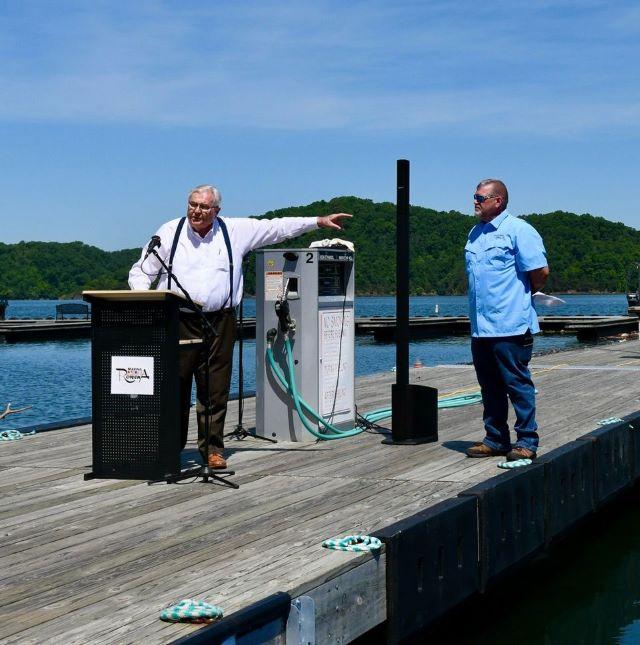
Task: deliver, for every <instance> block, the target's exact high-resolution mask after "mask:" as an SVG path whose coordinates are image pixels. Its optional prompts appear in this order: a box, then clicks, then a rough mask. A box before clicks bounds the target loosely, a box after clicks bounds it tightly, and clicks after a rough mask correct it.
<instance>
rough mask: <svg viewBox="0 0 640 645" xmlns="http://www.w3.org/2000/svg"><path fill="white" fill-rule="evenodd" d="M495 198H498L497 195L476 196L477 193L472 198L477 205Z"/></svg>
mask: <svg viewBox="0 0 640 645" xmlns="http://www.w3.org/2000/svg"><path fill="white" fill-rule="evenodd" d="M497 197H499V195H478V193H476V194H475V195H474V196H473V201H474V202H478V204H484V202H486V201H487V199H496V198H497Z"/></svg>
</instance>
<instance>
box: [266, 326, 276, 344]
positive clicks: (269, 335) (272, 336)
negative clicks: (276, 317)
mask: <svg viewBox="0 0 640 645" xmlns="http://www.w3.org/2000/svg"><path fill="white" fill-rule="evenodd" d="M277 335H278V330H277V329H276V328H275V327H272V328H271V329H270V330H269V331H268V332H267V344H269V345H273V342H274V341H275V339H276V336H277Z"/></svg>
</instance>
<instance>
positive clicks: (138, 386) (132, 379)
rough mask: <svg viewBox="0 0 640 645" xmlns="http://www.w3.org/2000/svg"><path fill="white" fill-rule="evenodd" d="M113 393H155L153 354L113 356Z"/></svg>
mask: <svg viewBox="0 0 640 645" xmlns="http://www.w3.org/2000/svg"><path fill="white" fill-rule="evenodd" d="M111 394H129V395H131V396H138V395H140V394H143V395H144V394H146V395H153V356H112V357H111Z"/></svg>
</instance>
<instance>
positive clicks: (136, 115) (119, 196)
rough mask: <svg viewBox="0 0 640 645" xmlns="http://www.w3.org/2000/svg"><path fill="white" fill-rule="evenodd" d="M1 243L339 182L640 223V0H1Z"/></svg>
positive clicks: (95, 232)
mask: <svg viewBox="0 0 640 645" xmlns="http://www.w3.org/2000/svg"><path fill="white" fill-rule="evenodd" d="M0 141H1V145H0V221H1V222H2V227H1V229H0V230H1V231H2V234H1V235H0V241H3V242H6V243H12V242H17V241H19V240H53V241H71V240H82V241H84V242H87V243H90V244H95V245H97V246H100V247H101V248H104V249H117V248H124V247H133V246H141V245H142V244H143V243H145V241H146V240H147V239H148V237H149V236H150V235H151V234H152V233H153V232H154V231H155V229H156V228H157V226H158V225H159V224H160V223H162V222H164V221H166V220H168V219H171V218H173V217H178V216H180V215H182V214H183V213H184V209H185V203H186V193H187V191H188V189H189V188H190V187H191V186H193V185H196V184H199V183H214V184H216V185H217V186H218V187H219V188H220V189H221V191H222V196H223V211H222V214H223V215H228V216H236V215H257V214H261V213H263V212H264V211H267V210H271V209H275V208H281V207H285V206H290V205H297V204H306V203H309V202H311V201H314V200H319V199H330V198H332V197H335V196H338V195H357V196H360V197H366V198H370V199H373V200H376V201H385V200H386V201H394V200H395V161H396V159H398V158H407V159H410V160H411V164H412V165H411V168H412V192H411V201H412V203H414V204H419V205H422V206H428V207H432V208H436V209H439V210H452V209H455V210H460V211H462V212H466V213H471V212H472V203H471V195H472V193H473V189H474V187H475V184H476V183H477V181H478V180H479V179H482V178H485V177H489V176H495V177H499V178H502V179H503V180H504V181H505V182H506V183H507V185H508V186H509V189H510V193H511V203H510V209H511V211H512V212H513V213H515V214H521V213H530V212H548V211H551V210H556V209H562V210H569V211H573V212H577V213H586V212H588V213H591V214H593V215H601V216H603V217H606V218H607V219H609V220H612V221H621V222H624V223H626V224H629V225H631V226H634V227H636V228H640V210H639V208H638V205H639V203H640V163H639V156H640V3H638V2H637V1H635V0H634V1H621V2H616V1H615V0H609V1H608V2H605V1H597V0H555V1H552V0H538V1H536V0H509V1H507V0H505V1H495V2H493V1H490V0H488V1H487V2H478V1H477V0H472V1H467V0H458V1H456V2H452V1H450V0H413V1H412V0H386V1H375V0H367V1H365V2H358V1H355V2H354V1H352V2H344V1H340V2H338V1H335V2H334V1H322V0H309V1H308V2H305V1H300V2H287V1H286V0H277V1H276V0H253V1H247V2H244V1H242V0H236V1H234V2H226V1H224V0H218V1H216V2H205V1H202V2H193V1H189V0H174V1H171V2H169V1H165V2H162V1H152V0H147V1H142V0H141V1H139V2H130V1H127V2H124V1H116V0H91V1H90V2H89V1H83V0H77V1H68V0H56V1H55V2H54V1H46V0H41V1H35V0H34V1H30V0H14V1H11V0H4V1H0Z"/></svg>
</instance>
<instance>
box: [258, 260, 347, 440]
mask: <svg viewBox="0 0 640 645" xmlns="http://www.w3.org/2000/svg"><path fill="white" fill-rule="evenodd" d="M354 336H355V334H354V254H353V253H352V252H351V251H348V250H343V249H336V248H311V249H261V250H258V251H256V363H257V364H256V434H258V435H260V436H263V437H269V438H276V439H279V440H282V441H314V440H315V438H314V436H313V434H311V433H310V432H308V431H307V429H306V428H305V423H306V424H307V427H309V425H308V424H310V423H311V424H312V425H313V427H314V428H315V429H317V432H318V433H320V434H324V433H325V432H326V430H325V428H324V426H323V424H322V423H319V422H318V420H317V417H320V418H322V419H324V420H325V421H326V422H327V423H328V424H331V426H333V427H334V428H336V429H338V430H342V429H344V430H345V431H347V432H349V431H350V430H351V429H353V428H354V426H355V417H356V413H355V396H354V362H355V361H354ZM268 355H269V357H270V360H271V361H272V363H270V362H269V360H268V358H267V356H268ZM278 369H279V370H281V374H284V375H285V376H286V377H288V376H291V379H289V381H288V382H290V383H291V381H295V382H294V383H293V387H294V388H295V389H296V394H299V395H300V397H299V398H300V399H301V400H302V403H303V406H304V407H305V409H306V410H307V411H311V410H313V411H315V412H316V414H317V417H316V418H314V416H312V415H313V412H312V413H311V414H312V415H311V416H310V415H309V414H306V415H305V421H304V422H303V420H302V419H301V414H300V406H299V405H296V402H295V401H294V398H293V397H292V396H291V394H290V393H289V392H287V390H286V388H285V387H284V386H283V382H285V381H286V380H287V378H285V379H284V380H283V379H282V378H280V379H279V378H278V376H277V373H276V372H277V371H278ZM330 438H335V437H330Z"/></svg>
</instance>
